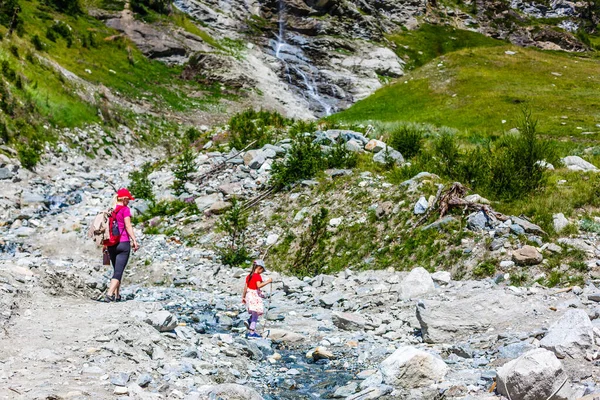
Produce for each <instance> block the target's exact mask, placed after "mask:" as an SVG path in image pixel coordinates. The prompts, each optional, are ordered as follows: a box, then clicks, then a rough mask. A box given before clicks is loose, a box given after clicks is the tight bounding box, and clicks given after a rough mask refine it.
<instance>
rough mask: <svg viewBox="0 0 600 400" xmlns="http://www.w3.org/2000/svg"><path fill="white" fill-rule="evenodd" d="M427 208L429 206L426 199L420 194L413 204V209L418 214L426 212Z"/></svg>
mask: <svg viewBox="0 0 600 400" xmlns="http://www.w3.org/2000/svg"><path fill="white" fill-rule="evenodd" d="M428 208H429V202H428V201H427V199H426V198H425V196H421V197H419V201H417V203H416V204H415V207H414V210H413V211H414V213H415V214H417V215H420V214H425V212H427V209H428Z"/></svg>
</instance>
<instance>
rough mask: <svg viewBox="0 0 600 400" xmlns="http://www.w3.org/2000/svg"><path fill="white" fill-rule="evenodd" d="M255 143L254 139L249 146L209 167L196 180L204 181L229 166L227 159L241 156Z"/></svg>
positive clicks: (198, 181)
mask: <svg viewBox="0 0 600 400" xmlns="http://www.w3.org/2000/svg"><path fill="white" fill-rule="evenodd" d="M254 143H256V140H254V141H253V142H251V143H250V144H249V145H248V146H246V147H244V148H243V149H242V150H240V151H238V152H237V153H235V154H234V155H232V156H230V157H228V158H226V159H225V160H224V161H223V162H220V163H219V164H217V165H215V166H213V167H212V168H211V169H209V170H208V171H206V172H205V173H203V174H202V175H200V176H198V177H196V179H194V181H195V182H196V183H202V181H204V179H206V178H208V177H209V176H211V175H213V174H215V173H216V172H219V171H221V170H222V169H224V168H225V167H226V166H227V161H229V160H233V159H234V158H236V157H237V156H239V155H240V154H242V153H243V152H244V151H246V150H248V149H249V148H250V147H251V146H253V145H254Z"/></svg>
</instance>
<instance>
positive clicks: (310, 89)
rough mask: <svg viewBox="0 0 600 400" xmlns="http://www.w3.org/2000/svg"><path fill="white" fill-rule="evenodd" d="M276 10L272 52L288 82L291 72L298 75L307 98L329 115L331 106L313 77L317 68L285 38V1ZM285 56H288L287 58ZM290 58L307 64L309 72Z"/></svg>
mask: <svg viewBox="0 0 600 400" xmlns="http://www.w3.org/2000/svg"><path fill="white" fill-rule="evenodd" d="M278 12H279V13H278V14H279V15H278V22H277V23H278V28H279V29H278V34H277V42H276V43H275V46H274V47H275V48H274V53H275V57H276V58H277V59H278V60H280V61H281V62H282V63H283V65H284V67H285V71H286V77H287V80H288V83H290V84H293V82H292V75H291V72H293V73H294V74H295V75H297V76H299V77H300V78H301V80H302V84H303V85H304V93H305V94H306V95H307V96H308V98H309V99H312V100H313V101H314V102H316V103H317V104H318V105H319V106H320V107H321V108H322V109H323V111H324V114H325V115H326V116H327V115H331V114H332V112H333V107H331V105H329V104H328V103H327V102H326V101H325V100H324V99H323V97H322V96H321V95H320V94H319V88H318V86H317V83H316V81H315V79H314V75H315V74H318V72H319V70H318V69H317V68H315V67H314V66H313V65H311V64H310V60H308V58H307V57H306V56H305V55H304V53H303V52H302V49H300V48H299V47H297V46H293V45H290V44H288V43H287V42H286V40H285V3H284V2H283V0H279V10H278ZM286 58H289V60H288V59H286ZM291 60H297V61H299V62H304V63H305V64H306V65H307V67H308V70H309V72H308V73H307V72H305V71H304V70H303V69H302V68H300V67H299V66H295V65H292V63H291V62H290V61H291Z"/></svg>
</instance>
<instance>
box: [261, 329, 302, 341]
mask: <svg viewBox="0 0 600 400" xmlns="http://www.w3.org/2000/svg"><path fill="white" fill-rule="evenodd" d="M268 331H269V336H268V337H269V339H271V340H275V341H278V342H284V343H299V342H302V341H303V340H304V339H306V338H305V337H304V336H303V335H301V334H299V333H296V332H292V331H286V330H285V329H275V328H271V329H269V330H268Z"/></svg>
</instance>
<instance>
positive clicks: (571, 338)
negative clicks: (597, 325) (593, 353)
mask: <svg viewBox="0 0 600 400" xmlns="http://www.w3.org/2000/svg"><path fill="white" fill-rule="evenodd" d="M593 344H594V326H593V325H592V321H590V317H588V315H587V313H586V312H585V311H583V310H580V309H575V310H568V311H567V312H566V313H564V315H563V316H562V317H561V318H560V319H559V320H558V321H556V322H555V323H554V324H553V325H552V326H551V327H550V328H549V329H548V333H547V334H546V336H544V338H543V339H542V340H541V341H540V347H542V348H544V349H547V350H550V351H553V352H554V354H556V356H557V357H558V358H564V357H565V356H569V357H571V358H576V357H580V358H583V357H584V356H585V352H586V350H588V349H590V348H591V347H592V346H593Z"/></svg>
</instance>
